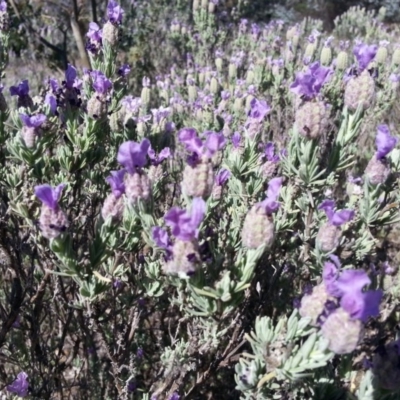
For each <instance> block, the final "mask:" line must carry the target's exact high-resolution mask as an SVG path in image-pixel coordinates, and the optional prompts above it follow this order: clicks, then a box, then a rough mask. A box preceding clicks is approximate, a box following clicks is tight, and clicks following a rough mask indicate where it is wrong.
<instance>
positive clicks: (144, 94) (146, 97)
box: [140, 86, 151, 107]
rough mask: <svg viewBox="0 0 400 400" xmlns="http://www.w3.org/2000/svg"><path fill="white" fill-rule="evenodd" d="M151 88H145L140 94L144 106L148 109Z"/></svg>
mask: <svg viewBox="0 0 400 400" xmlns="http://www.w3.org/2000/svg"><path fill="white" fill-rule="evenodd" d="M150 95H151V93H150V88H148V87H146V86H145V87H143V88H142V93H141V94H140V99H141V101H142V104H143V105H144V106H145V107H146V106H148V105H149V104H150Z"/></svg>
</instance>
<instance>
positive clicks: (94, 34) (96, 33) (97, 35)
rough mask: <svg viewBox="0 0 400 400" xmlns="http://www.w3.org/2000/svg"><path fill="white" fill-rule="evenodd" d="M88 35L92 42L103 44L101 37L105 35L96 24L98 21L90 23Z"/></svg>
mask: <svg viewBox="0 0 400 400" xmlns="http://www.w3.org/2000/svg"><path fill="white" fill-rule="evenodd" d="M86 36H87V37H88V38H89V39H90V41H91V42H92V43H98V44H101V38H102V36H103V33H102V31H101V29H100V27H99V26H98V25H97V24H96V22H91V23H90V24H89V30H88V33H87V34H86Z"/></svg>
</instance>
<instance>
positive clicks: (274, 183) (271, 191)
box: [261, 178, 282, 214]
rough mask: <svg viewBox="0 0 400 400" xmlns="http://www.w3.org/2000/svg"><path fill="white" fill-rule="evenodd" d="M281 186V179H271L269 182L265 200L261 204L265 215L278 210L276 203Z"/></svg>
mask: <svg viewBox="0 0 400 400" xmlns="http://www.w3.org/2000/svg"><path fill="white" fill-rule="evenodd" d="M281 186H282V178H273V179H271V180H270V181H269V184H268V190H267V192H266V194H267V198H266V199H265V200H264V201H262V202H261V204H262V206H263V207H264V208H265V210H266V212H267V214H272V213H274V212H275V211H277V210H278V208H279V203H278V202H277V201H276V200H277V199H278V197H279V192H280V190H281Z"/></svg>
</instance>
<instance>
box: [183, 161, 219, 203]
mask: <svg viewBox="0 0 400 400" xmlns="http://www.w3.org/2000/svg"><path fill="white" fill-rule="evenodd" d="M213 185H214V171H213V166H212V163H211V161H210V160H209V159H207V158H204V159H203V160H201V161H200V162H199V163H198V164H196V165H195V166H191V165H187V166H186V167H185V169H184V171H183V180H182V190H183V191H184V192H185V193H186V194H187V195H188V196H192V197H202V198H207V197H209V196H210V194H211V192H212V188H213Z"/></svg>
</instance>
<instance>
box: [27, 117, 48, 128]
mask: <svg viewBox="0 0 400 400" xmlns="http://www.w3.org/2000/svg"><path fill="white" fill-rule="evenodd" d="M46 119H47V117H46V116H45V115H44V114H37V115H33V116H32V117H30V126H31V127H32V128H39V127H40V126H41V125H42V124H43V123H44V122H45V121H46Z"/></svg>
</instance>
